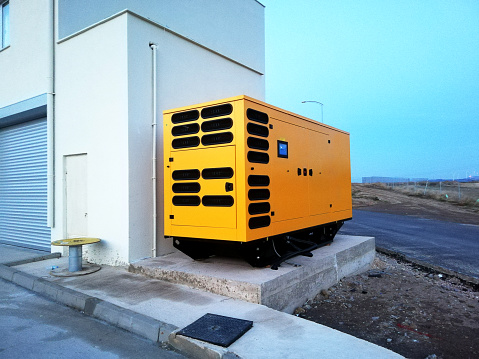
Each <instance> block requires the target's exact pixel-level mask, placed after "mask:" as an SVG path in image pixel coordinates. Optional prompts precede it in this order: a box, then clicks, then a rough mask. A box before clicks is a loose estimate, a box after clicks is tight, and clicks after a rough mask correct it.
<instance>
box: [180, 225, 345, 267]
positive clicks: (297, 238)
mask: <svg viewBox="0 0 479 359" xmlns="http://www.w3.org/2000/svg"><path fill="white" fill-rule="evenodd" d="M349 219H350V218H349ZM349 219H347V220H349ZM343 223H344V221H337V222H332V223H327V224H324V225H320V226H316V227H310V228H306V229H302V230H298V231H294V232H289V233H284V234H280V235H276V236H271V237H266V238H260V239H257V240H254V241H250V242H230V241H219V240H214V239H200V238H187V237H173V245H174V247H175V248H176V249H178V250H180V251H181V252H183V253H184V254H186V255H187V256H189V257H191V258H192V259H194V260H202V259H207V258H209V257H211V256H215V255H216V256H226V257H232V256H234V257H240V258H243V259H244V260H246V261H247V262H248V263H249V264H250V265H251V266H253V267H266V266H271V269H274V270H277V269H278V267H280V266H281V263H283V262H284V261H286V260H288V259H290V258H293V257H295V256H298V255H303V256H307V257H312V256H313V254H312V253H311V251H313V250H314V249H316V248H319V247H322V246H325V245H328V244H330V243H332V242H333V239H334V236H335V235H336V233H337V232H338V231H339V229H340V228H341V226H342V225H343Z"/></svg>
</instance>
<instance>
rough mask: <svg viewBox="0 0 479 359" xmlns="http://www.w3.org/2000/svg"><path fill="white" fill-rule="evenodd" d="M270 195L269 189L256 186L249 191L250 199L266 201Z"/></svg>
mask: <svg viewBox="0 0 479 359" xmlns="http://www.w3.org/2000/svg"><path fill="white" fill-rule="evenodd" d="M269 197H270V194H269V189H263V188H258V189H256V188H254V189H250V190H249V191H248V199H249V200H250V201H264V200H267V199H269Z"/></svg>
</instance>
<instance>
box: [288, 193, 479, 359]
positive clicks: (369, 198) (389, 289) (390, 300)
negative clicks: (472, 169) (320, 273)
mask: <svg viewBox="0 0 479 359" xmlns="http://www.w3.org/2000/svg"><path fill="white" fill-rule="evenodd" d="M354 187H355V188H354ZM354 187H353V193H354V191H356V193H355V194H354V195H353V197H355V199H354V200H353V203H354V207H356V208H358V207H361V208H362V207H367V210H373V211H380V212H387V213H395V214H402V215H414V216H419V217H424V218H433V219H440V220H448V221H452V222H460V223H470V224H479V211H476V209H475V208H474V207H472V208H466V207H463V206H455V205H453V204H450V203H444V202H439V201H435V200H433V199H427V198H421V197H416V196H407V195H405V194H401V193H395V192H393V191H389V190H387V189H381V188H366V187H362V186H361V185H355V186H354ZM364 209H366V208H364ZM478 240H479V239H478ZM478 289H479V288H477V286H474V285H468V284H467V283H463V282H461V281H460V280H459V279H457V278H454V277H451V276H447V275H445V274H441V273H438V272H434V273H433V272H430V271H427V270H424V269H421V268H420V267H416V266H414V264H410V263H405V262H401V260H398V259H395V258H392V257H389V256H386V255H384V254H380V253H377V257H376V259H375V261H374V263H373V266H372V268H371V270H369V271H368V272H367V273H363V274H360V275H356V276H353V277H349V278H345V279H343V280H341V281H340V282H339V283H338V284H337V285H335V286H333V287H332V288H330V289H328V290H327V291H326V290H324V291H322V292H321V293H319V294H318V295H317V296H316V297H315V298H314V300H312V301H309V302H307V303H305V304H304V305H303V306H302V307H300V308H297V309H296V312H295V314H296V315H298V316H300V317H303V318H305V319H308V320H311V321H314V322H317V323H321V324H324V325H326V326H328V327H331V328H335V329H338V330H340V331H342V332H345V333H349V334H351V335H354V336H356V337H358V338H362V339H365V340H367V341H370V342H372V343H375V344H378V345H380V346H383V347H385V348H388V349H391V350H393V351H395V352H397V353H399V354H401V355H403V356H405V357H407V358H420V359H424V358H428V359H433V358H479V340H478V338H479V291H478Z"/></svg>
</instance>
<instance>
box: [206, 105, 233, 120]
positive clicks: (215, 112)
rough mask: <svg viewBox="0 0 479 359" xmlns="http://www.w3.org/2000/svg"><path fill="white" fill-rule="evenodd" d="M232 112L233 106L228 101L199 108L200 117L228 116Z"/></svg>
mask: <svg viewBox="0 0 479 359" xmlns="http://www.w3.org/2000/svg"><path fill="white" fill-rule="evenodd" d="M232 112H233V106H232V105H231V104H230V103H225V104H224V105H218V106H212V107H205V108H204V109H202V110H201V117H203V118H211V117H220V116H228V115H229V114H231V113H232Z"/></svg>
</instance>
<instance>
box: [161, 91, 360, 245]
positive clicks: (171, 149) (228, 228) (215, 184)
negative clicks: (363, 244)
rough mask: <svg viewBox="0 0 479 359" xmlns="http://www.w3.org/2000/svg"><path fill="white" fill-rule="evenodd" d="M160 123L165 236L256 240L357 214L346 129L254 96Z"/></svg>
mask: <svg viewBox="0 0 479 359" xmlns="http://www.w3.org/2000/svg"><path fill="white" fill-rule="evenodd" d="M163 126H164V128H163V130H164V132H163V139H164V164H165V169H164V214H165V219H164V221H165V236H168V237H174V238H180V239H181V238H184V239H196V240H200V241H201V240H216V241H234V242H250V241H255V240H258V239H265V238H266V239H267V238H268V237H271V236H276V235H280V234H285V233H290V232H294V231H298V230H304V229H308V228H318V227H319V228H321V227H322V226H324V227H327V226H331V225H332V226H335V224H336V223H339V222H340V223H341V224H342V221H344V220H347V219H350V218H351V217H352V203H351V170H350V148H349V133H347V132H344V131H341V130H339V129H336V128H333V127H331V126H328V125H325V124H323V123H319V122H317V121H314V120H311V119H308V118H305V117H302V116H299V115H297V114H294V113H291V112H288V111H285V110H282V109H280V108H277V107H274V106H271V105H268V104H266V103H264V102H261V101H258V100H255V99H253V98H250V97H247V96H238V97H233V98H227V99H223V100H219V101H213V102H208V103H203V104H198V105H193V106H187V107H181V108H177V109H173V110H168V111H165V112H164V117H163ZM334 228H336V227H334ZM335 233H336V232H334V234H335Z"/></svg>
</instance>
